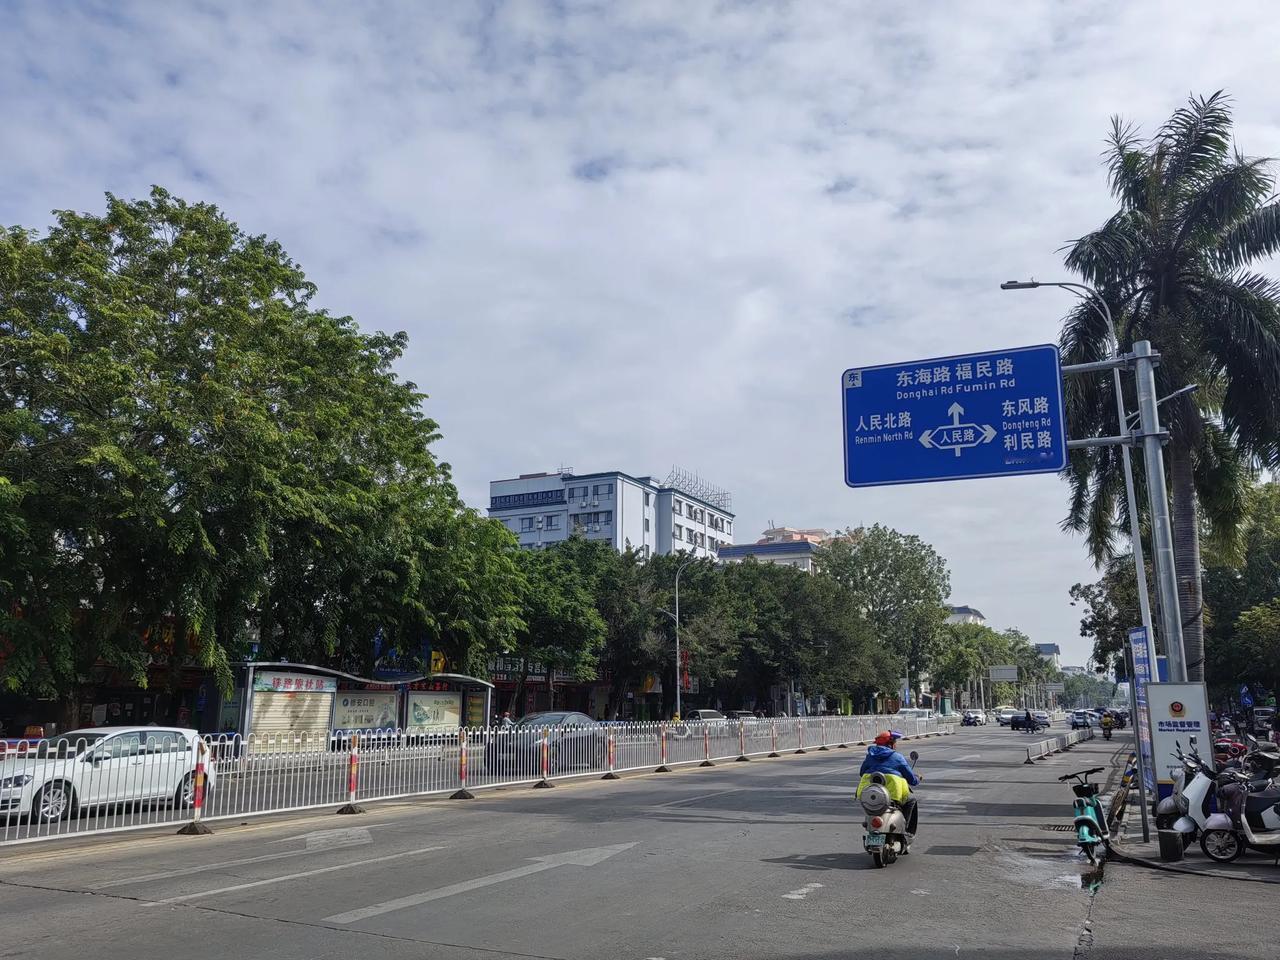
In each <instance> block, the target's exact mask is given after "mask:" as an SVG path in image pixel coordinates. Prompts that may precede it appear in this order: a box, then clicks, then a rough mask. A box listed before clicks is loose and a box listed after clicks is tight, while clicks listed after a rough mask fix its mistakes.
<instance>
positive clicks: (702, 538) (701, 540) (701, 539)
mask: <svg viewBox="0 0 1280 960" xmlns="http://www.w3.org/2000/svg"><path fill="white" fill-rule="evenodd" d="M706 545H707V535H706V534H705V533H700V534H698V546H700V547H705V546H706Z"/></svg>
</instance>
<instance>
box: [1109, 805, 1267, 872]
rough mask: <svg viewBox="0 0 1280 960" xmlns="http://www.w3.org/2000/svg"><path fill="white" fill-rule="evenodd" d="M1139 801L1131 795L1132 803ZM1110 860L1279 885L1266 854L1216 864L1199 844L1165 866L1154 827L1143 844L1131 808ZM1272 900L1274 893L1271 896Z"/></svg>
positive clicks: (1137, 816) (1135, 813) (1139, 817)
mask: <svg viewBox="0 0 1280 960" xmlns="http://www.w3.org/2000/svg"><path fill="white" fill-rule="evenodd" d="M1137 800H1138V797H1137V794H1136V793H1134V795H1133V802H1134V803H1136V802H1137ZM1111 851H1112V859H1113V860H1121V861H1126V862H1129V863H1131V864H1133V865H1134V866H1139V867H1147V868H1149V869H1154V870H1165V871H1168V872H1170V873H1184V874H1192V875H1194V876H1200V877H1216V878H1218V879H1220V880H1249V881H1255V882H1258V883H1274V884H1280V866H1277V865H1276V863H1275V858H1274V857H1272V856H1269V855H1263V854H1260V853H1255V852H1253V851H1246V852H1245V853H1243V854H1241V856H1240V859H1238V860H1237V861H1236V862H1235V863H1215V862H1214V861H1212V860H1210V859H1209V858H1208V857H1206V856H1205V855H1204V852H1203V851H1202V850H1201V849H1200V845H1199V843H1198V842H1197V843H1193V844H1192V845H1191V846H1189V847H1188V848H1187V850H1186V853H1185V855H1184V856H1183V859H1181V860H1178V861H1175V862H1173V863H1165V862H1163V861H1162V860H1161V859H1160V843H1159V841H1158V840H1157V839H1156V829H1155V824H1154V823H1152V824H1151V841H1150V842H1149V843H1143V842H1142V815H1141V813H1140V812H1139V811H1138V809H1137V808H1136V807H1134V806H1130V807H1129V808H1128V809H1127V810H1126V811H1125V817H1124V822H1123V824H1122V826H1121V829H1120V836H1119V837H1117V838H1115V839H1114V840H1113V841H1112V843H1111ZM1272 896H1273V897H1274V896H1275V894H1274V893H1272Z"/></svg>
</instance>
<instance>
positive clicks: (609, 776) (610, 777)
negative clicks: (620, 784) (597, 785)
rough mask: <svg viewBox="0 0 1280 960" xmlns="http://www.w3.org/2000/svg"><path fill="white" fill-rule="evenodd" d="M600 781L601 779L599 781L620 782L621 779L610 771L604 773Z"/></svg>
mask: <svg viewBox="0 0 1280 960" xmlns="http://www.w3.org/2000/svg"><path fill="white" fill-rule="evenodd" d="M600 779H601V780H621V779H622V778H621V777H620V776H618V775H617V774H616V773H614V772H613V771H612V770H610V771H609V772H608V773H606V774H605V775H604V776H603V777H601V778H600Z"/></svg>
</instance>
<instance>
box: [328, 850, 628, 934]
mask: <svg viewBox="0 0 1280 960" xmlns="http://www.w3.org/2000/svg"><path fill="white" fill-rule="evenodd" d="M634 846H635V843H615V844H613V845H612V846H608V847H588V848H587V849H585V850H570V851H569V852H568V853H557V854H553V855H551V856H549V857H531V858H530V859H532V860H533V861H535V862H534V863H531V864H528V865H527V866H523V867H516V868H515V869H514V870H504V871H503V872H502V873H494V874H490V875H489V876H487V877H476V879H474V880H464V881H462V882H461V883H453V884H450V885H449V886H447V887H440V888H439V889H437V890H427V891H425V892H423V893H415V894H413V895H412V896H408V897H399V898H397V899H395V900H386V901H384V902H382V903H375V904H372V905H370V906H368V907H361V908H360V909H359V910H348V911H347V912H346V913H335V914H334V915H333V916H331V917H325V918H324V920H323V921H322V922H323V923H356V922H357V921H360V920H367V919H369V918H370V917H376V916H380V915H381V914H384V913H391V912H392V911H393V910H404V909H405V908H406V907H417V906H420V905H422V904H424V903H430V902H431V901H432V900H443V899H444V898H445V897H453V896H456V895H457V894H459V893H469V892H471V891H472V890H478V889H480V888H481V887H489V886H493V884H495V883H505V882H506V881H508V880H516V879H519V878H520V877H527V876H529V875H530V874H532V873H541V872H542V871H543V870H552V869H554V868H556V867H563V866H578V867H591V866H595V865H596V864H597V863H603V862H604V861H605V860H608V859H609V858H610V857H612V856H615V855H617V854H619V853H622V852H623V851H624V850H630V849H631V848H632V847H634Z"/></svg>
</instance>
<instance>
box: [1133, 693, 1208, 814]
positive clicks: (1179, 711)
mask: <svg viewBox="0 0 1280 960" xmlns="http://www.w3.org/2000/svg"><path fill="white" fill-rule="evenodd" d="M1147 709H1148V711H1150V714H1151V750H1152V753H1154V754H1155V776H1156V783H1157V785H1158V790H1159V793H1160V796H1162V797H1165V796H1168V795H1169V794H1170V793H1171V792H1172V791H1173V775H1174V773H1175V772H1177V770H1178V769H1179V768H1180V766H1181V765H1180V764H1179V762H1178V759H1177V757H1176V756H1175V755H1174V754H1175V751H1176V750H1177V749H1178V748H1179V747H1181V748H1182V752H1183V753H1189V752H1190V751H1191V738H1192V737H1196V738H1197V739H1198V741H1199V743H1198V747H1199V750H1200V756H1202V757H1205V758H1206V759H1212V757H1213V740H1212V738H1211V736H1210V733H1209V730H1210V728H1209V699H1208V696H1207V695H1206V693H1205V686H1204V684H1203V683H1151V684H1147Z"/></svg>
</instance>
